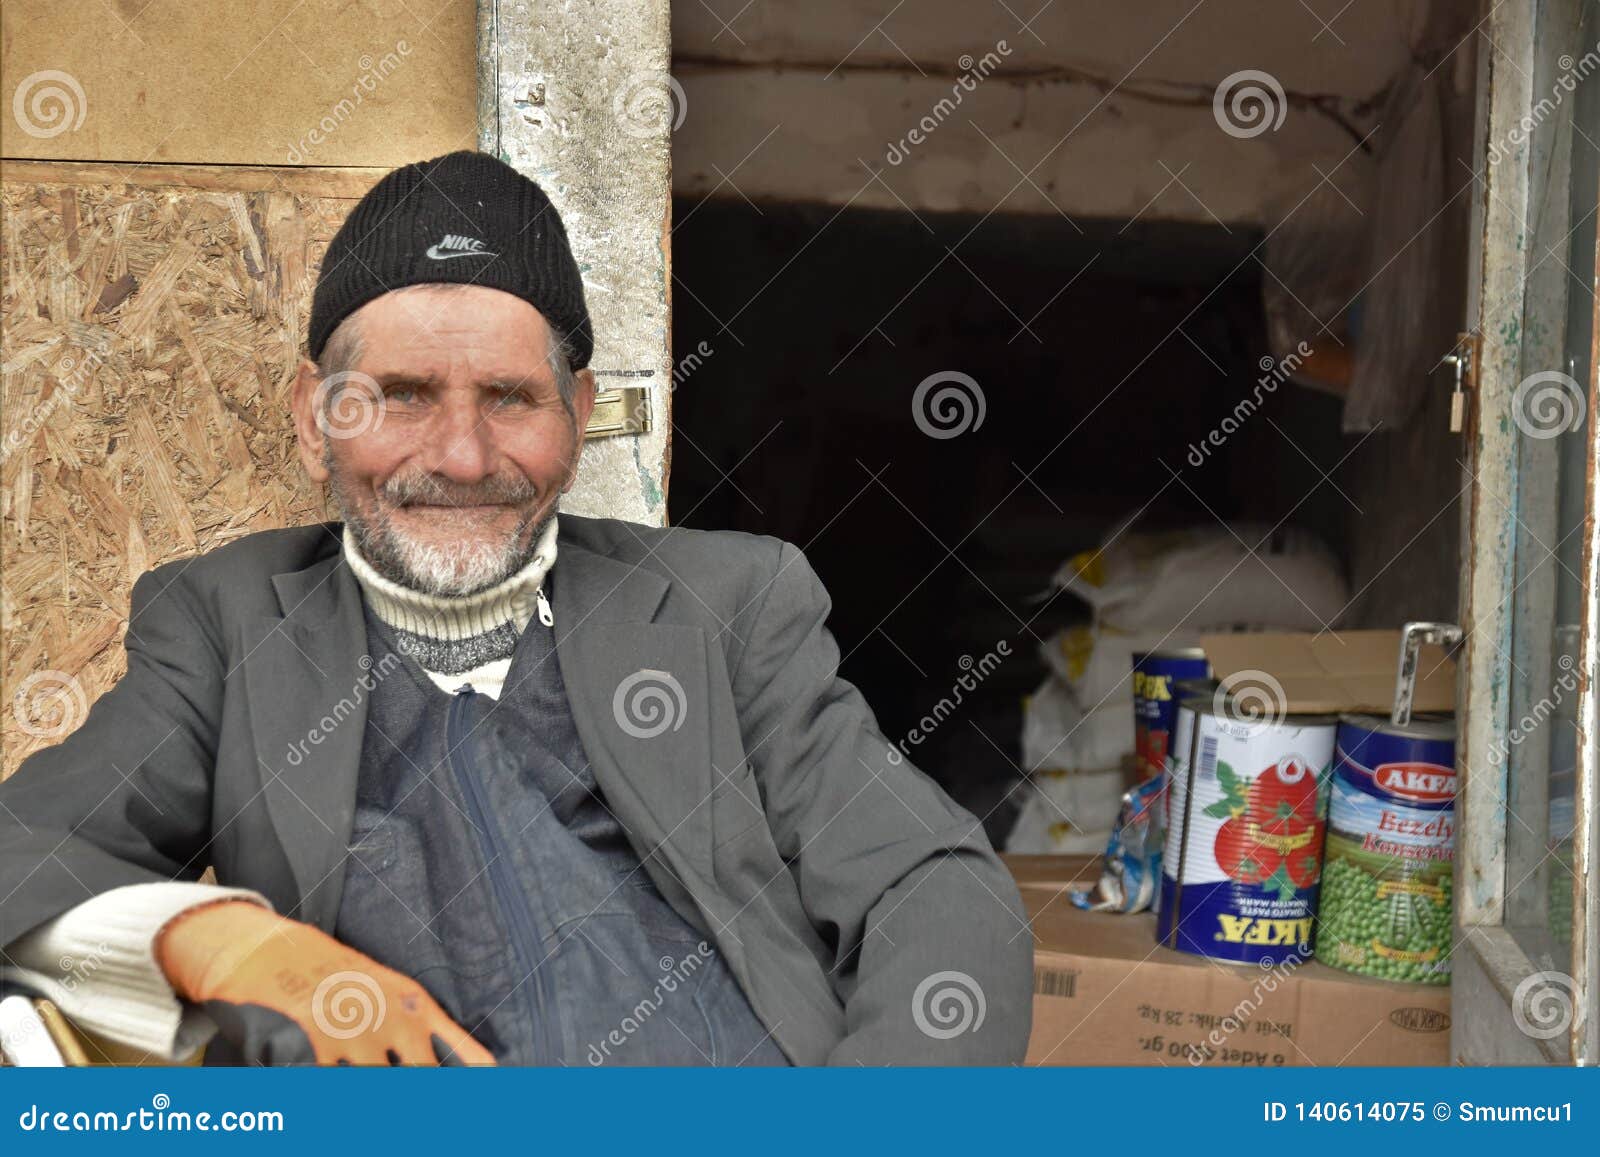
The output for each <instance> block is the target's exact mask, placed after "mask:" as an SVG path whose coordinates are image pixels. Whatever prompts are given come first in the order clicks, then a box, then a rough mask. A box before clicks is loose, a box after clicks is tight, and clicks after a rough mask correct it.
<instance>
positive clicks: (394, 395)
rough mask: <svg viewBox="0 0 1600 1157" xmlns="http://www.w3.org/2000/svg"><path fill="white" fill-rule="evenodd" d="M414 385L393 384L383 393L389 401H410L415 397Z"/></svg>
mask: <svg viewBox="0 0 1600 1157" xmlns="http://www.w3.org/2000/svg"><path fill="white" fill-rule="evenodd" d="M416 392H417V390H416V387H415V386H394V387H392V388H391V389H390V390H389V392H388V393H387V394H386V395H384V396H385V397H386V398H387V399H388V400H389V401H391V402H411V401H415V398H416Z"/></svg>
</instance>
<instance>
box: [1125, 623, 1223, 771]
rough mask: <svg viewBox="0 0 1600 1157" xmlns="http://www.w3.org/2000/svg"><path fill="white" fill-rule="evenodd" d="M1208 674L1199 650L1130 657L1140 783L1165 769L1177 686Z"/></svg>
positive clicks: (1153, 652) (1135, 654)
mask: <svg viewBox="0 0 1600 1157" xmlns="http://www.w3.org/2000/svg"><path fill="white" fill-rule="evenodd" d="M1210 670H1211V666H1210V664H1209V663H1207V662H1206V653H1205V652H1204V651H1202V650H1201V649H1200V648H1199V647H1175V648H1173V649H1171V650H1166V651H1144V652H1135V653H1134V656H1133V751H1134V755H1135V756H1136V757H1137V758H1138V762H1139V778H1140V779H1154V778H1155V777H1156V776H1158V775H1160V774H1161V773H1162V771H1163V769H1164V768H1165V767H1166V765H1167V749H1168V747H1170V746H1171V740H1172V727H1173V724H1174V723H1176V722H1177V719H1178V693H1177V685H1178V683H1179V682H1180V681H1181V680H1185V679H1204V678H1205V677H1206V675H1207V674H1208V673H1209V672H1210Z"/></svg>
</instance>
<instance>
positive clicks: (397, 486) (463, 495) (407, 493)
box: [379, 474, 539, 506]
mask: <svg viewBox="0 0 1600 1157" xmlns="http://www.w3.org/2000/svg"><path fill="white" fill-rule="evenodd" d="M379 494H380V495H381V496H382V497H383V498H384V500H385V501H387V502H389V503H390V504H391V505H393V506H413V505H417V504H424V505H428V506H521V505H525V504H527V503H529V502H532V501H533V500H534V499H536V498H537V497H538V496H539V488H538V487H537V486H535V485H534V484H533V483H532V482H530V481H528V479H526V478H496V479H490V480H488V481H485V482H481V483H479V484H477V485H475V486H462V485H459V484H457V483H454V482H451V481H449V480H448V479H444V478H439V477H436V476H434V475H432V474H418V475H411V476H408V477H402V478H391V479H390V480H389V481H388V482H386V483H384V485H383V487H382V489H381V490H380V491H379Z"/></svg>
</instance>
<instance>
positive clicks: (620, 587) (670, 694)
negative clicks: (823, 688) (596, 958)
mask: <svg viewBox="0 0 1600 1157" xmlns="http://www.w3.org/2000/svg"><path fill="white" fill-rule="evenodd" d="M551 583H552V586H553V587H554V593H555V597H554V598H553V599H552V601H551V610H552V612H553V614H554V617H555V628H554V630H555V636H556V654H557V657H558V659H559V661H560V664H561V675H562V680H563V681H564V682H565V684H566V689H567V699H568V702H569V703H570V705H571V709H572V715H573V721H574V724H575V725H576V727H577V730H578V736H579V738H580V739H582V741H583V746H584V751H585V753H586V754H587V755H588V757H589V762H590V766H591V768H592V770H593V772H594V776H595V781H596V783H598V784H599V786H600V789H601V791H602V792H603V793H604V794H605V797H606V801H607V804H608V805H609V806H610V808H611V810H612V812H613V814H615V815H616V817H617V819H618V821H619V822H620V823H621V824H622V826H623V827H624V829H625V830H626V831H627V833H628V836H629V837H630V839H631V840H632V842H633V845H634V848H635V850H636V851H637V852H638V853H639V854H640V856H642V857H646V858H649V857H652V856H654V857H656V858H657V859H658V860H661V861H665V863H666V865H667V866H669V867H670V868H671V869H672V871H673V873H674V874H675V875H676V876H677V878H678V879H680V880H682V879H684V878H686V877H690V878H692V877H694V876H700V877H703V878H705V879H709V878H710V876H711V840H712V835H711V832H712V828H711V802H710V795H711V788H712V767H711V717H710V710H711V697H710V679H709V668H708V663H707V654H706V636H705V632H704V631H702V630H701V629H700V628H699V627H695V626H689V625H684V624H675V623H661V622H656V621H654V619H655V615H656V614H657V612H658V611H659V610H660V608H661V604H662V602H663V600H664V599H665V597H666V594H667V590H668V588H669V587H670V585H671V584H670V583H669V582H668V580H666V579H664V578H662V577H661V576H659V575H657V574H655V573H654V572H652V571H648V570H645V569H642V568H640V567H637V566H632V565H629V564H627V563H624V562H620V561H618V560H617V559H615V558H612V557H610V556H609V555H605V554H600V553H598V552H596V551H592V550H589V549H587V548H586V547H584V546H583V545H581V544H580V543H578V542H575V541H572V540H570V539H568V538H565V537H563V538H561V539H560V540H559V546H558V548H557V553H556V564H555V569H554V572H553V574H552V580H551ZM658 883H659V880H658Z"/></svg>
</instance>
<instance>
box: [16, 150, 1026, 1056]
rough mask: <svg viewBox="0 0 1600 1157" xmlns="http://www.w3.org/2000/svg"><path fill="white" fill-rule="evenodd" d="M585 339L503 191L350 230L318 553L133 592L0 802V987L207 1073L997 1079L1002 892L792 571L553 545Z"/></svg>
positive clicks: (453, 162) (320, 360) (542, 226)
mask: <svg viewBox="0 0 1600 1157" xmlns="http://www.w3.org/2000/svg"><path fill="white" fill-rule="evenodd" d="M592 344H593V340H592V336H591V333H590V327H589V318H588V313H587V310H586V307H585V304H584V295H583V286H582V282H581V280H580V277H579V272H578V269H577V266H576V264H575V262H574V260H573V258H572V254H571V252H570V250H569V248H568V244H567V240H566V235H565V231H564V229H563V227H562V224H561V220H560V218H559V216H558V215H557V213H556V211H555V209H554V208H553V207H552V206H551V204H550V202H549V200H548V199H547V198H546V197H545V195H544V193H543V192H542V191H541V190H540V188H539V187H538V186H537V185H536V184H534V183H533V182H532V181H529V180H527V179H526V178H524V177H522V176H521V175H519V174H518V173H516V172H515V171H514V170H513V169H511V168H510V167H509V166H507V165H505V164H503V163H501V162H500V161H498V160H496V159H494V158H493V157H490V156H486V155H483V154H478V153H469V152H460V153H452V154H450V155H449V156H445V157H440V158H437V159H435V160H432V161H427V162H423V163H420V164H415V165H409V166H407V167H405V168H402V169H398V170H396V171H394V172H392V173H390V174H388V175H387V176H386V177H384V178H383V180H381V181H380V182H379V183H378V184H377V185H376V186H375V187H374V188H373V189H372V190H371V191H370V192H369V193H368V194H367V195H366V196H365V197H364V198H363V199H362V200H361V202H360V203H359V204H358V205H357V206H356V207H355V209H354V210H353V211H352V213H351V214H350V217H349V218H348V220H346V222H345V223H344V225H343V226H342V227H341V228H340V230H339V232H338V235H337V236H336V237H335V238H334V240H333V242H332V244H331V245H330V246H329V248H328V251H327V255H326V257H325V258H324V261H323V268H322V272H321V275H320V278H319V281H318V283H317V287H316V292H315V295H314V299H313V304H312V310H311V319H310V327H309V342H308V349H309V353H310V358H311V359H312V360H307V361H305V362H303V363H302V365H301V366H300V371H299V377H298V380H297V382H296V384H295V389H294V402H293V405H294V419H295V429H296V432H297V434H298V437H299V446H300V456H301V460H302V462H303V463H304V465H305V468H306V470H307V472H308V473H309V474H310V475H311V477H312V478H313V479H315V480H316V481H318V482H327V483H328V484H329V486H330V487H331V489H332V493H333V497H334V499H335V501H336V503H337V506H338V509H339V511H340V513H341V515H342V521H341V522H332V523H326V524H322V525H315V526H302V527H293V528H290V529H285V530H276V531H267V532H264V533H260V534H253V535H249V536H247V537H245V538H243V539H240V540H238V541H236V542H233V543H230V544H228V545H226V546H223V547H220V548H218V549H216V550H212V551H209V552H207V553H206V554H203V555H201V556H199V557H197V558H193V559H189V560H185V561H182V562H174V563H169V564H167V565H165V566H161V567H158V568H157V569H155V570H153V571H151V572H150V573H148V574H146V575H144V576H143V577H141V578H140V579H139V581H138V582H137V583H136V584H135V585H134V588H133V594H132V610H131V616H130V621H129V625H128V633H127V639H126V646H127V652H128V671H127V674H126V675H125V676H124V677H123V678H122V680H121V681H120V682H119V683H118V684H117V685H116V686H115V687H114V688H113V689H112V690H111V691H109V692H108V693H107V694H106V695H104V696H103V697H102V698H101V699H100V700H99V701H98V702H97V703H96V704H95V705H94V707H93V709H92V710H91V711H90V712H89V715H88V718H87V720H86V721H85V722H84V724H83V725H82V727H80V728H79V729H78V730H77V731H76V732H75V733H73V734H72V735H70V736H69V737H67V738H66V739H65V740H64V741H63V742H61V743H60V744H58V745H56V746H54V747H51V748H48V749H45V750H43V751H40V752H37V753H35V754H34V755H33V756H31V757H30V758H29V759H27V760H26V761H25V762H24V763H23V765H22V767H21V768H20V769H19V770H18V772H17V773H16V775H14V776H13V777H12V778H11V779H9V780H8V781H6V782H5V783H4V784H3V785H0V883H3V897H4V898H3V900H0V942H4V943H5V944H6V949H5V951H6V960H5V975H6V977H7V978H8V979H11V980H13V981H21V982H24V983H27V984H31V985H33V986H34V987H36V988H37V989H39V990H41V991H43V992H45V993H47V994H50V995H53V996H54V997H56V998H57V999H58V1000H59V1001H60V1002H61V1003H62V1004H63V1005H64V1006H65V1007H66V1009H67V1010H68V1012H69V1014H70V1015H72V1016H73V1017H74V1018H76V1019H77V1020H78V1021H79V1022H80V1023H81V1024H83V1025H85V1026H87V1027H89V1028H92V1029H97V1030H98V1031H100V1032H101V1033H103V1034H104V1035H106V1036H108V1037H111V1038H114V1039H117V1040H121V1041H124V1042H127V1043H131V1044H135V1045H140V1046H143V1047H145V1048H147V1049H150V1050H152V1051H154V1052H156V1053H157V1054H159V1055H163V1056H168V1057H180V1056H183V1055H186V1054H188V1053H191V1052H192V1051H193V1050H194V1048H195V1047H197V1046H198V1045H199V1044H200V1043H202V1042H204V1041H206V1040H207V1039H208V1038H213V1039H211V1044H210V1047H209V1048H208V1050H207V1060H208V1061H211V1062H223V1063H226V1062H233V1063H240V1062H262V1063H295V1062H302V1063H303V1062H310V1061H316V1062H319V1063H337V1062H352V1063H380V1064H381V1063H426V1064H432V1063H438V1062H441V1061H443V1062H447V1063H450V1062H457V1063H459V1062H466V1063H490V1062H495V1061H498V1062H500V1063H512V1064H571V1065H581V1064H612V1063H620V1064H702V1063H704V1064H728V1065H738V1064H763V1065H765V1064H808V1065H810V1064H884V1063H910V1064H971V1063H1004V1062H1016V1061H1020V1060H1021V1059H1022V1056H1023V1053H1024V1050H1025V1046H1026V1040H1027V1036H1028V1029H1029V1024H1030V1014H1029V1008H1030V997H1031V992H1030V990H1031V983H1030V981H1031V970H1030V956H1031V950H1032V938H1031V936H1030V935H1029V934H1028V931H1027V925H1026V922H1025V920H1024V917H1023V913H1022V908H1021V904H1020V901H1019V897H1018V894H1017V890H1016V888H1015V886H1014V885H1013V884H1012V882H1011V880H1010V878H1009V877H1008V875H1007V873H1006V872H1005V870H1004V868H1003V867H1002V866H1001V864H1000V863H999V861H998V859H997V858H996V857H995V855H994V852H993V851H992V849H991V848H990V846H989V844H988V843H987V842H986V840H985V838H984V835H983V831H982V829H981V827H980V826H979V824H978V822H977V821H976V820H975V819H974V818H973V817H972V816H971V815H970V814H968V813H967V812H965V811H963V810H962V809H961V808H959V807H957V806H955V805H954V804H953V803H952V802H951V801H950V800H949V799H948V798H947V797H946V796H945V795H944V793H943V792H941V791H940V790H939V788H938V787H937V786H936V785H935V784H934V783H933V782H932V781H931V780H929V779H928V778H927V777H926V776H925V775H923V774H922V773H921V772H919V771H917V770H916V769H915V768H913V767H912V766H911V765H910V764H908V763H906V762H905V761H904V760H903V759H901V758H900V756H899V753H898V752H896V751H894V750H893V748H892V747H891V745H890V743H889V742H888V741H887V740H886V739H885V738H884V736H883V735H882V734H881V733H880V732H879V730H878V728H877V725H876V722H875V720H874V718H873V715H872V712H871V710H870V709H869V707H868V706H867V704H866V703H865V702H864V701H863V700H862V697H861V695H860V693H859V692H858V691H857V690H856V689H855V688H854V687H852V686H851V685H850V684H849V683H847V682H845V681H843V680H842V679H840V678H839V677H838V674H837V665H838V658H839V655H838V648H837V646H836V645H835V643H834V640H833V638H832V636H831V635H830V634H829V633H828V631H827V629H826V627H825V626H824V621H825V619H826V617H827V613H828V609H829V600H828V596H827V594H826V593H825V592H824V590H823V588H822V586H821V584H820V582H819V581H818V579H817V577H816V575H815V574H814V573H813V572H812V570H811V568H810V567H809V566H808V565H807V563H806V561H805V558H804V556H803V555H802V554H801V553H800V551H799V550H797V549H796V548H795V547H793V546H791V545H789V544H787V543H784V542H780V541H778V540H777V539H774V538H767V537H759V536H752V535H744V534H736V533H731V532H706V531H696V530H684V529H657V528H653V527H646V526H642V525H636V524H632V523H627V522H621V521H615V520H611V519H602V518H586V517H579V516H576V515H572V514H561V515H560V516H559V517H558V515H557V508H558V505H559V500H560V497H561V495H562V494H563V493H564V492H566V491H567V490H568V489H570V488H571V486H572V484H573V480H574V478H575V476H576V471H577V465H578V458H579V452H580V450H581V448H582V445H583V437H584V430H585V427H586V425H587V423H588V419H589V415H590V411H591V409H592V407H593V405H594V392H595V384H594V375H593V373H592V371H590V370H589V369H588V368H587V366H588V362H589V357H590V353H591V349H592ZM796 483H797V485H804V480H802V479H797V480H796ZM208 865H209V866H211V867H212V868H214V869H215V872H216V879H217V884H216V885H209V884H202V883H200V882H199V881H198V877H199V876H200V874H201V873H202V872H203V870H204V869H205V868H206V867H207V866H208Z"/></svg>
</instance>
